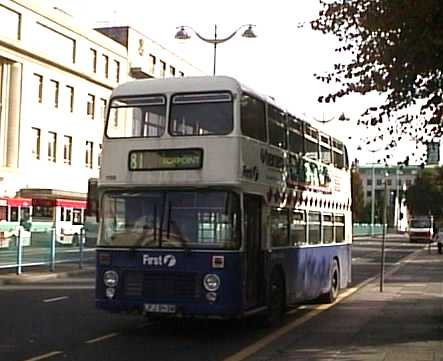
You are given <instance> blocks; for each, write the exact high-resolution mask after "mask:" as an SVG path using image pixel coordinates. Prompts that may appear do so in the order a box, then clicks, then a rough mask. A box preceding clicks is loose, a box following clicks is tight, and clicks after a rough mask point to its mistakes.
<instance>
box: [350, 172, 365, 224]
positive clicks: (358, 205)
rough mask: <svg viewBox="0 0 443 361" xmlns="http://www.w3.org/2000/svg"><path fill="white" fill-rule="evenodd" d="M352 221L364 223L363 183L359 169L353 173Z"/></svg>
mask: <svg viewBox="0 0 443 361" xmlns="http://www.w3.org/2000/svg"><path fill="white" fill-rule="evenodd" d="M351 194H352V220H353V222H362V221H363V219H362V217H363V214H364V213H363V211H364V207H365V204H364V197H363V183H362V180H361V177H360V174H359V173H358V170H357V169H352V172H351Z"/></svg>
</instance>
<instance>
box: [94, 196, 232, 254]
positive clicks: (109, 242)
mask: <svg viewBox="0 0 443 361" xmlns="http://www.w3.org/2000/svg"><path fill="white" fill-rule="evenodd" d="M102 210H103V214H102V217H103V222H102V227H103V228H102V232H101V237H100V239H99V246H103V247H106V246H110V247H135V248H137V247H141V248H143V247H146V248H182V249H190V248H192V249H194V248H195V249H238V248H239V247H240V202H239V198H238V196H237V195H236V194H234V193H230V192H222V191H151V192H135V191H131V192H129V191H128V192H121V191H113V192H108V193H105V194H104V196H103V201H102Z"/></svg>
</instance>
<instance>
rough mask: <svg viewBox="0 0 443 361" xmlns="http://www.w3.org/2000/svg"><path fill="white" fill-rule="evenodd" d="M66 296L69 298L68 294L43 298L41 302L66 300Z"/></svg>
mask: <svg viewBox="0 0 443 361" xmlns="http://www.w3.org/2000/svg"><path fill="white" fill-rule="evenodd" d="M68 298H69V297H68V296H61V297H54V298H47V299H46V300H43V302H45V303H50V302H57V301H61V300H67V299H68Z"/></svg>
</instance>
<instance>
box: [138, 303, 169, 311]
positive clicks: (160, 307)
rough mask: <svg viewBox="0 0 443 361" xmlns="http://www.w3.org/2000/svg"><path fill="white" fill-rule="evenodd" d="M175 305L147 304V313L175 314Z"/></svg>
mask: <svg viewBox="0 0 443 361" xmlns="http://www.w3.org/2000/svg"><path fill="white" fill-rule="evenodd" d="M175 311H176V307H175V305H165V304H162V303H145V312H151V313H175Z"/></svg>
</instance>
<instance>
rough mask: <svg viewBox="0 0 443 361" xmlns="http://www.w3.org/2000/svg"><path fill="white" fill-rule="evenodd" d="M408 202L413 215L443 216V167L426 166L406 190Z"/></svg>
mask: <svg viewBox="0 0 443 361" xmlns="http://www.w3.org/2000/svg"><path fill="white" fill-rule="evenodd" d="M406 203H407V206H408V209H409V211H410V212H411V213H412V214H413V215H425V214H432V215H433V216H434V217H435V218H437V219H441V218H442V216H443V167H436V168H425V169H424V170H423V171H422V172H421V173H420V174H419V175H418V176H417V178H416V181H415V184H414V185H413V186H411V187H410V188H409V189H408V190H407V192H406Z"/></svg>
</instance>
